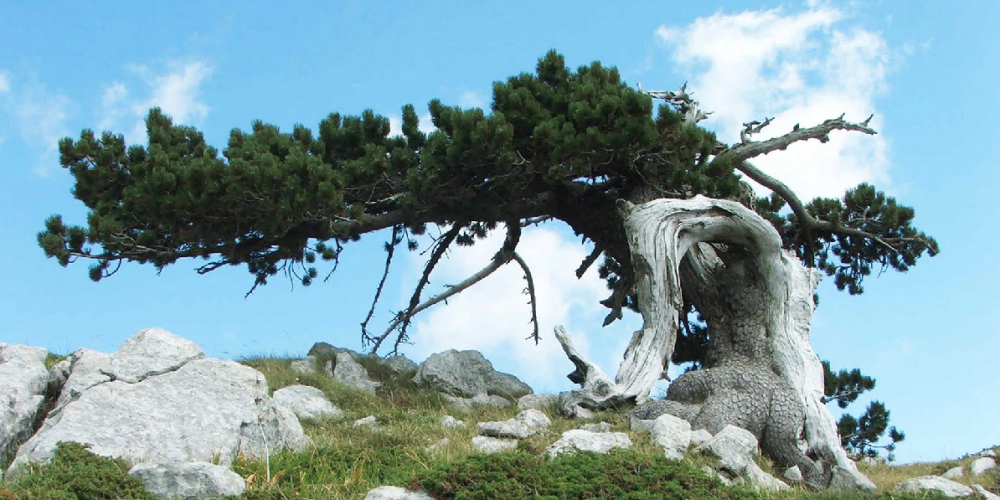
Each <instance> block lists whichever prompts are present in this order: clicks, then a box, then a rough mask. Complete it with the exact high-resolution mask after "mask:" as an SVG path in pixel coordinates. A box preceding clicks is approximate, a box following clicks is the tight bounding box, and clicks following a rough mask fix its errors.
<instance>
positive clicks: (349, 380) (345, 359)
mask: <svg viewBox="0 0 1000 500" xmlns="http://www.w3.org/2000/svg"><path fill="white" fill-rule="evenodd" d="M333 379H334V380H336V381H337V382H340V383H342V384H344V385H346V386H348V387H350V388H352V389H355V390H358V391H362V392H367V393H368V394H375V389H377V388H378V387H379V385H381V384H379V383H378V382H375V381H373V380H371V379H370V378H368V370H365V367H363V366H361V365H360V364H358V362H357V361H355V360H354V358H353V357H351V355H350V354H348V353H346V352H338V353H337V360H336V364H335V366H334V367H333Z"/></svg>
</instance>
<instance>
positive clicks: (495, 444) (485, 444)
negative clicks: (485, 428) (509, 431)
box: [472, 436, 517, 453]
mask: <svg viewBox="0 0 1000 500" xmlns="http://www.w3.org/2000/svg"><path fill="white" fill-rule="evenodd" d="M516 448H517V440H516V439H498V438H495V437H489V436H476V437H474V438H472V449H473V450H475V451H478V452H480V453H499V452H501V451H509V450H513V449H516Z"/></svg>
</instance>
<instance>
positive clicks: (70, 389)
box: [48, 349, 111, 420]
mask: <svg viewBox="0 0 1000 500" xmlns="http://www.w3.org/2000/svg"><path fill="white" fill-rule="evenodd" d="M67 361H69V362H70V372H69V378H67V379H66V382H65V383H64V384H63V387H62V391H61V392H60V393H59V398H58V399H57V400H56V404H55V406H54V407H53V408H52V411H50V412H49V415H48V418H49V419H50V420H51V419H53V418H54V417H55V416H56V415H58V414H59V412H60V410H62V408H63V407H64V406H66V405H67V404H68V403H70V402H72V401H75V400H76V399H77V398H78V397H80V395H81V394H83V392H84V391H86V390H87V389H90V388H91V387H93V386H95V385H98V384H103V383H105V382H108V381H110V380H111V377H110V376H108V375H105V374H104V373H102V372H103V370H104V369H106V368H108V366H109V365H110V364H111V355H110V354H108V353H105V352H99V351H94V350H91V349H78V350H77V351H76V352H74V353H73V354H70V355H69V358H67Z"/></svg>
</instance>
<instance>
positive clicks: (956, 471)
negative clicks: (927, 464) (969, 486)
mask: <svg viewBox="0 0 1000 500" xmlns="http://www.w3.org/2000/svg"><path fill="white" fill-rule="evenodd" d="M963 475H964V474H963V473H962V466H958V467H952V468H950V469H948V470H947V471H945V473H944V474H941V477H943V478H945V479H958V478H960V477H962V476H963Z"/></svg>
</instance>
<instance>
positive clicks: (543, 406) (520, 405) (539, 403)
mask: <svg viewBox="0 0 1000 500" xmlns="http://www.w3.org/2000/svg"><path fill="white" fill-rule="evenodd" d="M558 403H559V396H556V395H553V394H527V395H524V396H521V397H520V398H519V399H518V400H517V409H519V410H528V409H532V408H534V409H536V410H547V409H549V408H552V407H553V406H555V405H557V404H558Z"/></svg>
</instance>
